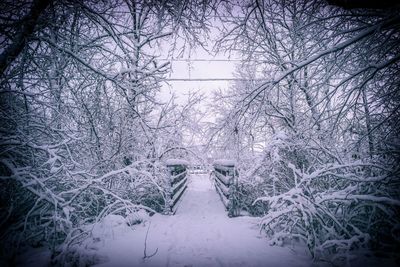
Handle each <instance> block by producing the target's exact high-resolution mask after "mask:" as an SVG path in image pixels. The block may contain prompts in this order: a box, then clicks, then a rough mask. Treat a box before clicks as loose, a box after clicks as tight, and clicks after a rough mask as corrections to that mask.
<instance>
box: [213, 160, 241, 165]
mask: <svg viewBox="0 0 400 267" xmlns="http://www.w3.org/2000/svg"><path fill="white" fill-rule="evenodd" d="M235 164H236V161H235V160H232V159H218V160H215V161H214V165H223V166H235Z"/></svg>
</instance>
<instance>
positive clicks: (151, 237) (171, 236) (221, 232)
mask: <svg viewBox="0 0 400 267" xmlns="http://www.w3.org/2000/svg"><path fill="white" fill-rule="evenodd" d="M179 205H180V206H179V207H178V210H177V213H176V215H175V216H163V215H154V216H153V217H151V218H150V220H149V221H147V222H146V223H145V224H141V225H139V226H137V227H136V228H135V229H134V230H133V231H129V232H124V233H115V235H114V236H113V238H111V239H109V240H106V241H105V242H104V244H103V246H101V247H100V248H99V251H98V252H99V253H100V254H101V255H104V256H107V257H108V259H109V261H107V262H105V263H102V264H100V265H98V266H99V267H100V266H102V267H105V266H242V267H244V266H285V267H286V266H310V265H311V262H310V259H309V257H307V256H306V255H305V254H303V253H300V255H298V254H295V253H294V252H293V251H292V250H291V249H290V248H288V247H271V246H269V245H268V242H267V240H266V239H265V238H263V237H261V236H260V234H259V231H258V226H257V224H256V222H257V218H250V217H238V218H229V217H228V216H227V214H226V212H225V211H224V207H223V205H222V203H221V201H220V199H219V196H218V195H217V193H216V191H215V189H214V188H213V187H212V183H211V182H210V180H209V178H208V175H195V176H192V177H190V183H189V187H188V190H187V192H186V193H185V195H184V196H183V199H182V201H181V203H179ZM148 227H150V228H149V234H148V239H147V254H152V253H153V252H154V251H155V250H156V249H158V252H157V253H156V255H155V256H153V257H151V258H148V259H146V260H143V259H142V258H143V249H144V240H145V235H146V231H147V229H148Z"/></svg>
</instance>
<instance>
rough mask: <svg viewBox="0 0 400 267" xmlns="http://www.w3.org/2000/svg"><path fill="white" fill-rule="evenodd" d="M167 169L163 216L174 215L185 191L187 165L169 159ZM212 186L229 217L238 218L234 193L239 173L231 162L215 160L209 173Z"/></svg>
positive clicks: (178, 160)
mask: <svg viewBox="0 0 400 267" xmlns="http://www.w3.org/2000/svg"><path fill="white" fill-rule="evenodd" d="M166 165H167V169H168V181H167V183H166V188H165V191H166V192H167V195H166V201H165V208H164V213H165V214H175V212H176V209H177V206H178V205H177V203H178V202H179V200H180V199H181V197H182V195H183V194H184V192H185V190H186V189H187V181H188V179H187V176H188V171H189V163H188V162H187V161H185V160H180V159H170V160H167V161H166ZM210 176H211V177H212V179H213V182H214V186H215V189H216V191H217V192H218V194H219V196H220V199H221V201H222V203H223V204H224V206H225V209H226V211H227V212H228V216H229V217H235V216H238V215H239V213H240V210H239V209H238V208H237V204H236V203H237V200H236V191H237V185H238V177H239V173H238V171H237V169H236V167H235V162H234V161H233V160H216V161H214V163H213V169H212V170H211V171H210Z"/></svg>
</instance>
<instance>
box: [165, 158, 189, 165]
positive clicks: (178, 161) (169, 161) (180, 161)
mask: <svg viewBox="0 0 400 267" xmlns="http://www.w3.org/2000/svg"><path fill="white" fill-rule="evenodd" d="M165 165H167V166H173V165H185V166H189V162H187V161H186V160H183V159H167V160H166V161H165Z"/></svg>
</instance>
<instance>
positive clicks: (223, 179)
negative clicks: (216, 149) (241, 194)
mask: <svg viewBox="0 0 400 267" xmlns="http://www.w3.org/2000/svg"><path fill="white" fill-rule="evenodd" d="M213 168H214V171H213V173H214V184H215V188H216V190H217V192H218V194H219V196H220V198H221V201H222V203H224V206H225V208H226V210H227V211H228V216H229V217H234V216H238V215H239V210H238V207H237V200H236V192H237V191H236V190H237V185H238V176H239V174H238V172H237V170H236V168H235V162H234V161H231V160H216V161H214V164H213Z"/></svg>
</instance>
